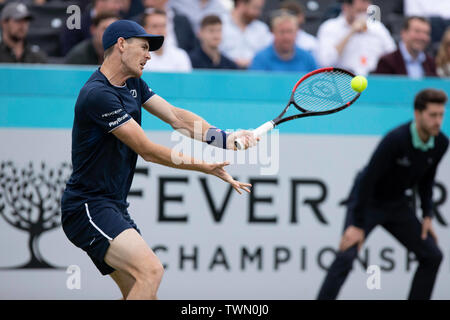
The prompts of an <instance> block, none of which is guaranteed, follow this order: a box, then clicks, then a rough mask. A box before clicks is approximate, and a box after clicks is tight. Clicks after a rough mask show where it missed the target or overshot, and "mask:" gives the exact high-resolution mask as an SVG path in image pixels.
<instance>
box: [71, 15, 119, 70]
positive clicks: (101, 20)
mask: <svg viewBox="0 0 450 320" xmlns="http://www.w3.org/2000/svg"><path fill="white" fill-rule="evenodd" d="M117 20H119V17H118V16H117V15H115V14H114V13H101V14H98V15H97V16H95V17H94V19H92V25H91V34H92V37H91V38H90V39H86V40H83V41H82V42H80V43H79V44H77V45H76V46H75V47H73V48H72V50H70V51H69V53H68V54H67V56H66V61H65V63H67V64H88V65H100V64H102V63H103V55H104V52H103V45H102V37H103V33H104V32H105V30H106V28H107V27H108V26H109V25H110V24H111V23H113V22H114V21H117Z"/></svg>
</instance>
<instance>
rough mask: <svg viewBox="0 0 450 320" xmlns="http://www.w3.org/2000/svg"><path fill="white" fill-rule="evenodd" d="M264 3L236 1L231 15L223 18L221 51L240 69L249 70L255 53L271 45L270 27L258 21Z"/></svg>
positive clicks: (260, 1) (257, 0)
mask: <svg viewBox="0 0 450 320" xmlns="http://www.w3.org/2000/svg"><path fill="white" fill-rule="evenodd" d="M264 3H265V0H234V9H233V10H232V11H231V14H229V15H224V16H223V17H222V23H223V38H222V43H221V44H220V49H221V51H222V52H223V54H224V55H225V56H227V57H228V58H229V59H231V60H233V61H234V62H235V63H236V64H237V65H238V66H239V68H242V69H246V68H248V66H249V65H250V63H251V61H252V59H253V56H254V55H255V53H256V52H257V51H259V50H261V49H263V48H265V47H266V46H267V45H269V44H270V41H271V37H272V36H271V33H270V30H269V27H268V26H267V24H265V23H264V22H262V21H260V20H258V18H259V17H260V16H261V13H262V10H263V7H264Z"/></svg>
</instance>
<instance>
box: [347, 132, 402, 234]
mask: <svg viewBox="0 0 450 320" xmlns="http://www.w3.org/2000/svg"><path fill="white" fill-rule="evenodd" d="M395 150H396V148H395V137H394V136H392V135H387V136H386V137H384V138H383V139H382V140H381V142H380V143H379V144H378V146H377V148H376V149H375V151H374V153H373V154H372V157H371V159H370V161H369V164H368V165H367V167H366V170H365V174H364V175H363V176H362V177H361V180H360V182H359V190H358V192H357V196H356V202H355V206H354V218H355V221H354V225H355V226H356V227H359V228H363V227H364V220H365V218H364V210H365V208H366V206H367V204H368V200H369V199H370V197H371V196H372V194H373V189H374V186H375V184H376V183H377V181H378V178H379V177H381V176H383V175H384V174H385V173H386V172H387V171H388V170H389V168H390V167H391V165H392V163H393V159H394V158H395Z"/></svg>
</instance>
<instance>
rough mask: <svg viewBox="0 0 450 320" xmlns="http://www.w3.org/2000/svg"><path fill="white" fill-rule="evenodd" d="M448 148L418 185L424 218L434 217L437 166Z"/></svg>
mask: <svg viewBox="0 0 450 320" xmlns="http://www.w3.org/2000/svg"><path fill="white" fill-rule="evenodd" d="M447 147H448V143H447V146H446V147H445V148H444V152H443V153H442V154H441V156H440V157H439V158H438V159H436V161H435V163H434V164H433V166H432V167H431V168H430V169H429V170H428V171H427V173H426V174H425V175H424V176H423V177H422V179H420V181H419V183H418V193H419V197H420V206H421V209H422V216H423V217H433V185H434V179H435V177H436V171H437V166H438V164H439V162H440V161H441V159H442V157H443V156H444V154H445V152H446V150H447Z"/></svg>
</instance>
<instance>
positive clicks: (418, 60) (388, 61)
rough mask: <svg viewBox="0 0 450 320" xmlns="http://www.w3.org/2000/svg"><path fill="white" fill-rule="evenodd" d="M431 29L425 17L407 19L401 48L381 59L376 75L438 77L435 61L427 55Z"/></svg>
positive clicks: (402, 33) (402, 34)
mask: <svg viewBox="0 0 450 320" xmlns="http://www.w3.org/2000/svg"><path fill="white" fill-rule="evenodd" d="M430 29H431V28H430V23H429V22H428V20H427V19H425V18H423V17H418V16H414V17H408V18H406V19H405V22H404V24H403V28H402V32H401V39H402V40H401V41H400V43H399V46H398V47H399V48H398V49H397V50H396V51H394V52H392V53H390V54H387V55H385V56H383V57H381V59H380V61H379V62H378V65H377V69H376V70H375V73H383V74H403V75H408V76H409V77H410V78H414V79H417V78H421V77H423V76H436V75H437V74H436V65H435V63H434V60H433V58H432V57H431V56H429V55H428V54H426V53H425V49H426V48H427V46H428V44H429V43H430V32H431V30H430Z"/></svg>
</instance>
